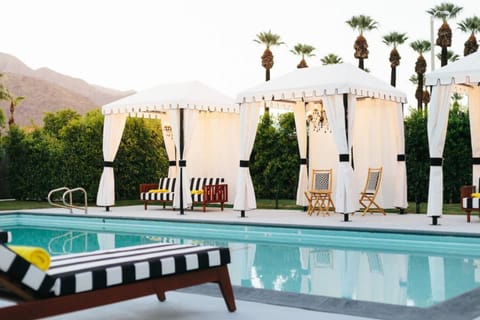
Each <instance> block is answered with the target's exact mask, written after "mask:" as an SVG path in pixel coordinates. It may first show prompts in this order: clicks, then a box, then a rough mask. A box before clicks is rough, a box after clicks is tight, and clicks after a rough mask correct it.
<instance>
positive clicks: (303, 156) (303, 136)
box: [293, 101, 308, 207]
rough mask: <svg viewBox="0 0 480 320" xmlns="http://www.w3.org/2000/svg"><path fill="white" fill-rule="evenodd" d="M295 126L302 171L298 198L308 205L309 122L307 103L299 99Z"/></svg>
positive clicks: (301, 203)
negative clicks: (307, 121)
mask: <svg viewBox="0 0 480 320" xmlns="http://www.w3.org/2000/svg"><path fill="white" fill-rule="evenodd" d="M293 115H294V118H295V127H296V129H297V140H298V151H299V153H300V172H299V173H298V187H297V200H296V203H297V205H298V206H302V207H305V206H307V205H308V201H307V198H306V197H305V191H307V190H308V169H307V123H306V121H305V103H303V102H301V101H299V102H297V103H296V104H295V107H294V108H293Z"/></svg>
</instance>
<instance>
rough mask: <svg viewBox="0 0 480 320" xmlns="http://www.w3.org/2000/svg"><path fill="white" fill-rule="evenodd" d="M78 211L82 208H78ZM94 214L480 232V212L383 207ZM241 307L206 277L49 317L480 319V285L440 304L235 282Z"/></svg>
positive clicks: (98, 211)
mask: <svg viewBox="0 0 480 320" xmlns="http://www.w3.org/2000/svg"><path fill="white" fill-rule="evenodd" d="M22 212H29V213H35V212H38V213H53V214H55V213H57V214H68V213H69V211H68V210H66V209H58V208H52V209H39V210H22ZM74 214H75V215H77V214H79V215H83V214H84V213H83V212H82V211H79V210H74ZM88 215H92V216H108V217H128V218H142V219H143V218H145V219H160V220H163V219H167V220H177V221H197V222H200V221H210V222H225V223H240V224H268V225H272V224H273V225H288V226H292V225H294V226H308V227H318V228H323V227H328V228H341V229H359V230H370V229H371V230H376V231H379V230H385V231H395V230H396V231H407V232H415V233H424V232H427V233H432V232H433V233H444V234H448V233H452V234H463V235H468V236H475V237H476V236H480V219H479V218H478V217H477V216H476V215H474V216H473V217H472V222H471V223H467V222H466V217H465V216H463V215H459V216H456V215H455V216H454V215H448V216H443V217H442V218H441V219H439V225H436V226H433V225H432V220H431V219H430V218H428V217H426V215H424V214H418V215H417V214H404V215H400V214H395V213H394V214H392V213H391V214H387V215H386V216H383V215H380V214H374V215H365V216H361V214H359V213H356V214H355V215H353V216H351V217H350V220H351V221H350V222H343V215H339V214H331V215H330V216H325V217H324V216H308V215H307V214H306V212H303V211H300V210H298V211H297V210H254V211H250V212H246V218H241V217H240V213H239V212H236V211H232V210H231V209H226V210H225V211H223V212H222V211H220V209H219V208H208V209H207V212H205V213H203V212H202V211H201V209H199V208H196V209H195V211H190V210H187V211H185V214H184V215H180V214H179V211H173V210H171V209H168V208H167V209H166V210H164V209H163V208H162V207H161V206H155V205H153V206H149V209H148V210H147V211H145V210H144V209H143V206H141V205H140V206H128V207H112V208H111V209H110V211H109V212H106V211H105V209H104V208H96V207H90V208H89V212H88ZM234 292H235V297H236V302H237V311H236V312H235V313H229V312H228V311H227V310H226V307H225V305H224V303H223V300H222V299H221V298H219V293H218V289H217V288H216V287H215V286H211V285H203V286H199V287H195V288H191V289H185V290H180V291H176V292H169V293H167V300H166V301H165V302H163V303H160V302H158V301H157V300H156V298H155V297H153V296H150V297H145V298H140V299H135V300H131V301H126V302H122V303H117V304H115V305H109V306H104V307H100V308H95V309H90V310H85V311H80V312H75V313H71V314H67V315H63V316H58V317H52V318H50V319H93V318H107V317H108V318H110V317H111V318H116V319H162V318H165V319H179V320H186V319H205V318H207V319H212V320H216V319H256V318H269V319H276V320H281V319H291V318H292V317H299V318H300V319H332V320H335V319H338V320H343V319H344V320H350V319H351V320H355V319H356V320H361V319H389V320H395V319H436V320H443V319H445V320H446V319H458V320H461V319H476V320H480V289H476V290H473V291H471V292H468V293H466V294H464V295H462V296H460V297H457V298H454V299H451V300H449V301H446V302H444V303H440V304H437V305H435V306H433V307H431V308H417V307H404V306H396V305H388V304H381V303H372V302H362V301H354V300H347V299H339V298H329V297H320V296H311V295H302V294H290V293H283V292H276V291H270V290H262V289H248V288H241V287H234Z"/></svg>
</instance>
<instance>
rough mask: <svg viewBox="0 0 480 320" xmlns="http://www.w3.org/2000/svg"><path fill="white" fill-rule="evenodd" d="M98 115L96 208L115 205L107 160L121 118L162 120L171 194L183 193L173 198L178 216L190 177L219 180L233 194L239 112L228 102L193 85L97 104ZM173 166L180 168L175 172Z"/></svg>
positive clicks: (185, 204) (184, 203)
mask: <svg viewBox="0 0 480 320" xmlns="http://www.w3.org/2000/svg"><path fill="white" fill-rule="evenodd" d="M102 113H103V114H104V115H105V124H104V130H103V156H104V170H103V173H102V177H101V179H100V184H99V189H98V193H97V205H99V206H105V207H107V208H108V207H109V206H112V205H114V204H115V180H114V174H113V161H114V159H115V155H116V153H117V150H118V147H119V144H120V140H121V137H122V133H123V129H124V127H125V121H126V118H127V116H128V117H140V118H150V119H161V120H162V130H163V134H164V140H165V146H166V150H167V155H168V158H169V166H170V167H169V176H170V177H176V178H177V181H180V180H181V181H182V183H178V182H177V183H176V184H175V194H177V195H178V194H182V195H183V197H181V196H177V197H175V198H174V207H175V208H180V209H181V210H182V212H183V209H184V208H187V207H189V206H190V205H191V197H190V189H189V177H191V176H199V177H202V176H204V177H223V178H224V179H225V182H226V183H227V184H228V185H229V194H230V195H235V184H234V181H235V178H236V176H235V175H234V173H232V172H234V171H235V170H234V168H236V167H237V164H238V158H239V155H238V153H239V147H238V145H239V142H236V141H238V140H239V139H238V138H237V137H238V132H239V130H240V129H239V114H238V113H239V108H238V105H237V104H235V102H234V100H233V99H231V98H229V97H228V96H226V95H224V94H222V93H220V92H218V91H217V90H214V89H212V88H210V87H208V86H206V85H204V84H202V83H200V82H196V81H193V82H184V83H175V84H165V85H160V86H157V87H154V88H151V89H148V90H145V91H142V92H138V93H136V94H133V95H131V96H128V97H125V98H122V99H120V100H117V101H114V102H111V103H109V104H107V105H105V106H103V107H102ZM212 127H213V128H214V129H215V130H213V129H212ZM218 132H221V134H218ZM215 148H221V151H220V152H219V151H218V149H217V152H216V153H215ZM224 155H228V157H225V156H224ZM187 163H188V166H187ZM177 166H178V168H179V169H180V170H176V169H177ZM152 178H155V179H158V178H160V177H152ZM181 184H182V185H183V188H182V189H183V190H182V193H180V185H181ZM181 202H182V203H181Z"/></svg>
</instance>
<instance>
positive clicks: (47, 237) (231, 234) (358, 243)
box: [0, 214, 480, 307]
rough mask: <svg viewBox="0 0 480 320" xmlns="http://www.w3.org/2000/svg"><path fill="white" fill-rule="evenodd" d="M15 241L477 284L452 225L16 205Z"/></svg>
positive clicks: (372, 294) (381, 283) (297, 271)
mask: <svg viewBox="0 0 480 320" xmlns="http://www.w3.org/2000/svg"><path fill="white" fill-rule="evenodd" d="M0 229H3V230H10V231H11V232H12V237H13V241H12V243H13V244H21V245H34V246H41V247H43V248H45V249H47V250H48V251H49V252H50V254H52V255H57V254H68V253H75V252H85V251H93V250H99V249H110V248H115V247H125V246H131V245H138V244H146V243H152V242H170V243H196V244H209V245H218V246H225V247H229V248H230V252H231V256H232V263H231V264H230V265H229V271H230V277H231V280H232V284H234V285H240V286H245V287H253V288H264V289H272V290H278V291H288V292H298V293H305V294H312V295H322V296H329V297H339V298H347V299H354V300H363V301H372V302H382V303H388V304H397V305H404V306H419V307H429V306H432V305H434V304H436V303H439V302H443V301H445V300H448V299H450V298H453V297H455V296H457V295H460V294H462V293H465V292H467V291H470V290H472V289H474V288H476V287H479V286H480V239H479V238H476V237H456V236H448V235H419V234H399V233H385V232H362V231H343V230H327V229H313V228H311V229H309V228H288V227H266V226H252V225H250V226H248V225H225V224H216V223H187V222H169V221H152V220H142V219H115V218H110V219H106V218H95V217H85V216H56V215H55V216H54V215H38V214H35V215H31V214H30V215H29V214H9V215H1V216H0Z"/></svg>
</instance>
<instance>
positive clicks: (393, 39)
mask: <svg viewBox="0 0 480 320" xmlns="http://www.w3.org/2000/svg"><path fill="white" fill-rule="evenodd" d="M407 39H408V37H407V34H406V33H398V32H396V31H394V32H390V33H389V34H387V35H384V36H383V43H385V44H386V45H387V46H393V48H392V51H390V67H391V68H392V72H391V74H390V84H391V85H392V86H394V87H395V86H396V84H397V67H398V66H399V65H400V59H401V58H402V57H400V54H399V53H398V50H397V47H398V45H400V44H403V43H404V42H405V41H407Z"/></svg>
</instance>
